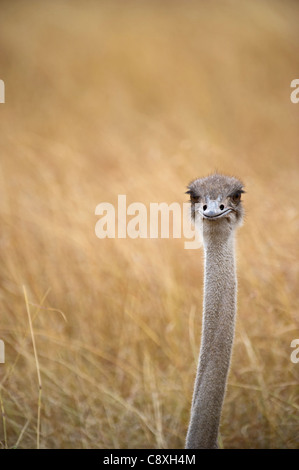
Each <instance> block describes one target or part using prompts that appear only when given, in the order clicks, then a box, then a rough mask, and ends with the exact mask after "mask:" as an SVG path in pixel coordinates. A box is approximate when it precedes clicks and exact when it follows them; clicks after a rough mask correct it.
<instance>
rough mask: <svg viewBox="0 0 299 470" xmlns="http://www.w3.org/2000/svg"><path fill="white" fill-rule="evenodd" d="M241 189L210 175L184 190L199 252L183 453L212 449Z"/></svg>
mask: <svg viewBox="0 0 299 470" xmlns="http://www.w3.org/2000/svg"><path fill="white" fill-rule="evenodd" d="M243 192H244V191H243V184H242V183H241V182H240V181H239V180H238V179H236V178H234V177H228V176H224V175H220V174H214V175H212V176H207V177H205V178H200V179H196V180H195V181H193V182H192V183H190V184H189V186H188V191H187V194H189V195H190V202H191V215H192V219H193V221H194V224H195V228H196V230H199V231H200V232H201V233H202V239H203V247H204V302H203V329H202V339H201V347H200V353H199V363H198V368H197V374H196V379H195V385H194V391H193V399H192V406H191V417H190V423H189V428H188V432H187V438H186V448H187V449H204V448H206V449H210V448H217V447H218V445H217V437H218V428H219V423H220V416H221V409H222V404H223V399H224V394H225V387H226V382H227V375H228V370H229V364H230V358H231V351H232V345H233V337H234V328H235V326H234V324H235V315H236V297H237V296H236V293H237V279H236V269H235V254H234V235H235V229H236V228H237V227H238V226H240V225H241V224H242V219H243V208H242V203H241V194H242V193H243Z"/></svg>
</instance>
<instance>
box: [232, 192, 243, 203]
mask: <svg viewBox="0 0 299 470" xmlns="http://www.w3.org/2000/svg"><path fill="white" fill-rule="evenodd" d="M231 199H232V201H233V202H234V203H237V202H239V201H240V199H241V191H236V192H235V193H234V194H232V195H231Z"/></svg>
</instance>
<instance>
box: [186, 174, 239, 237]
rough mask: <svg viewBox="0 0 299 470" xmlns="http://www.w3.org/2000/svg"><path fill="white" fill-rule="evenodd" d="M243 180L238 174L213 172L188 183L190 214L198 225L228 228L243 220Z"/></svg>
mask: <svg viewBox="0 0 299 470" xmlns="http://www.w3.org/2000/svg"><path fill="white" fill-rule="evenodd" d="M242 193H244V191H243V184H242V183H241V181H239V180H238V179H237V178H234V177H232V176H224V175H219V174H214V175H211V176H207V177H205V178H199V179H196V180H194V181H192V182H191V183H190V184H189V185H188V191H187V194H189V195H190V202H191V215H192V219H193V221H194V223H195V226H196V227H197V228H201V229H202V228H203V230H204V232H207V231H213V232H214V231H215V230H217V231H221V232H223V231H224V230H225V231H231V230H232V229H234V228H236V227H237V226H240V225H241V224H242V220H243V213H244V212H243V207H242V202H241V195H242Z"/></svg>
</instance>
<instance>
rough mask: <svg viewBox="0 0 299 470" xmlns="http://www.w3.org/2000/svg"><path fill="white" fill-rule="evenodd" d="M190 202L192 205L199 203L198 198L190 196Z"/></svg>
mask: <svg viewBox="0 0 299 470" xmlns="http://www.w3.org/2000/svg"><path fill="white" fill-rule="evenodd" d="M190 201H191V202H192V203H193V204H197V203H198V202H199V196H194V195H193V196H192V195H190Z"/></svg>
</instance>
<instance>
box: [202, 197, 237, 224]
mask: <svg viewBox="0 0 299 470" xmlns="http://www.w3.org/2000/svg"><path fill="white" fill-rule="evenodd" d="M231 210H232V209H231V208H227V207H225V206H224V205H223V204H219V200H214V201H213V200H212V201H211V200H208V201H207V203H206V204H205V205H204V206H203V212H202V215H203V217H204V218H205V219H216V218H220V217H223V216H224V215H226V214H228V213H229V212H231Z"/></svg>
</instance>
